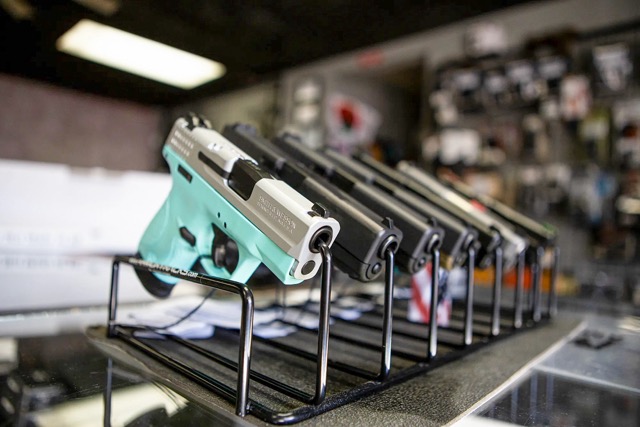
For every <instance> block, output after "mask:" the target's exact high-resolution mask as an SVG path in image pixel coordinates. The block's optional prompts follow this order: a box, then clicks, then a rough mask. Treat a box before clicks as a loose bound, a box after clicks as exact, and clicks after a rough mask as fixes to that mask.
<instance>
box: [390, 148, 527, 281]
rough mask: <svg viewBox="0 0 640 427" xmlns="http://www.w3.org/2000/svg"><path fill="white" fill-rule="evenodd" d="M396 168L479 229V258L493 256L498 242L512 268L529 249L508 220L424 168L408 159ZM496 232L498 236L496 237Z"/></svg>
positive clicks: (424, 193) (414, 187)
mask: <svg viewBox="0 0 640 427" xmlns="http://www.w3.org/2000/svg"><path fill="white" fill-rule="evenodd" d="M396 168H397V170H398V171H399V172H400V173H401V174H403V175H404V177H405V178H408V179H403V184H404V185H406V186H407V187H409V188H410V189H412V190H413V191H415V192H417V193H419V194H420V195H421V196H423V197H425V198H427V199H428V200H429V201H431V202H433V203H437V204H438V205H439V206H441V207H443V208H445V209H447V210H448V211H450V212H451V213H452V214H453V215H456V216H457V217H459V218H460V219H462V220H464V221H466V222H469V223H470V224H471V225H472V226H473V227H474V228H477V229H478V231H479V232H480V237H479V239H480V242H481V243H483V247H484V249H485V251H484V252H481V253H479V254H478V256H479V257H480V258H481V257H486V258H490V257H491V255H492V254H491V253H492V251H493V250H494V249H495V247H496V245H497V244H499V245H501V247H502V250H503V266H504V269H505V270H509V269H511V268H512V267H513V266H514V265H515V264H516V261H517V259H518V255H519V254H520V253H522V252H524V251H525V250H526V249H527V247H528V245H529V242H528V240H527V239H526V238H525V237H523V236H521V235H519V234H518V233H516V232H515V231H514V230H513V228H512V227H511V226H510V225H508V224H507V223H506V222H505V221H503V220H501V219H500V218H497V217H495V216H493V215H491V214H490V213H487V212H483V211H482V210H480V209H478V208H477V207H476V206H474V205H473V204H471V203H470V202H469V201H468V200H467V199H465V198H464V197H461V196H460V195H459V194H457V193H456V192H455V191H453V190H451V189H449V188H447V187H446V186H445V185H443V184H442V183H440V182H439V181H438V180H437V179H436V178H435V177H433V176H431V175H429V174H428V173H427V172H425V171H424V170H422V169H420V168H418V167H416V166H414V165H412V164H410V163H409V162H407V161H401V162H399V163H398V164H397V166H396ZM496 234H497V235H498V236H499V237H497V238H496Z"/></svg>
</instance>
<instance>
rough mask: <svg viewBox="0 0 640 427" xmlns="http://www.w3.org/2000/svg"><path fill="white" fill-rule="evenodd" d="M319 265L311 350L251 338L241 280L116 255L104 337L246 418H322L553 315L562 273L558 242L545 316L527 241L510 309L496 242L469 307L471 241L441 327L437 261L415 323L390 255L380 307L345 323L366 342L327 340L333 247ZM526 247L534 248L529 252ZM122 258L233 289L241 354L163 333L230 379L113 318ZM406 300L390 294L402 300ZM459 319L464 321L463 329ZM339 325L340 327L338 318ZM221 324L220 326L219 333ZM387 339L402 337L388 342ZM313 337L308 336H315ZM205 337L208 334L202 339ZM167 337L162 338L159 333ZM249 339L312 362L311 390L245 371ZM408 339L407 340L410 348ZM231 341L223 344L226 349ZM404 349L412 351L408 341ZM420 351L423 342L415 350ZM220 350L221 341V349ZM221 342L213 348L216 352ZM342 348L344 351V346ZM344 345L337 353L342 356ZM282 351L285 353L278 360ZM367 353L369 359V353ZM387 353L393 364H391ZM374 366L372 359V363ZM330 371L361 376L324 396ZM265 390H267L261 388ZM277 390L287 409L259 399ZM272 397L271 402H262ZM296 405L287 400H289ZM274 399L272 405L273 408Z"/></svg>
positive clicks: (435, 253)
mask: <svg viewBox="0 0 640 427" xmlns="http://www.w3.org/2000/svg"><path fill="white" fill-rule="evenodd" d="M320 250H321V254H322V258H323V266H322V269H321V292H320V293H321V298H320V308H319V313H318V329H317V332H316V331H315V330H314V329H310V328H304V327H302V326H299V325H296V327H297V329H298V332H296V333H295V335H297V336H298V338H304V339H305V340H307V341H309V340H310V338H309V337H313V335H314V334H315V335H317V343H316V344H313V345H314V346H315V347H316V351H315V352H313V351H309V350H305V349H303V348H301V347H300V346H296V345H288V344H285V343H282V342H280V341H278V340H275V339H274V340H271V339H265V338H260V337H257V336H255V337H254V335H253V320H254V297H253V293H252V292H251V290H250V289H249V288H248V287H247V286H245V285H243V284H240V283H236V282H233V281H228V280H221V279H217V278H214V277H210V276H206V275H202V274H199V273H194V272H186V271H183V270H178V269H172V268H169V267H166V266H161V265H156V264H150V263H146V262H144V261H141V260H139V259H137V258H134V257H128V256H117V257H115V259H114V262H113V268H112V277H111V294H110V303H109V320H108V328H107V334H108V337H109V338H114V339H121V340H123V341H124V342H126V343H127V344H129V345H131V346H133V347H134V348H135V349H137V350H139V351H141V352H142V353H144V354H146V355H148V356H151V357H152V358H154V359H156V360H157V361H159V362H161V363H163V364H165V365H166V366H168V367H170V368H172V369H173V370H175V371H177V372H178V373H180V374H182V375H183V376H185V377H187V378H188V379H190V380H192V381H194V382H196V383H197V384H199V385H201V386H203V387H205V388H206V389H208V390H210V391H212V392H214V393H216V394H217V395H219V396H220V397H222V398H223V399H225V400H227V401H229V402H230V403H231V404H234V405H235V413H236V414H237V415H239V416H242V417H244V416H246V415H252V416H255V417H257V418H259V419H261V420H263V421H266V422H269V423H273V424H291V423H296V422H299V421H302V420H305V419H308V418H311V417H313V416H316V415H319V414H321V413H324V412H326V411H329V410H331V409H333V408H336V407H338V406H341V405H344V404H346V403H350V402H353V401H355V400H357V399H360V398H362V397H364V396H367V395H370V394H372V393H375V392H376V391H380V390H384V389H387V388H389V387H391V386H393V385H395V384H398V383H400V382H403V381H406V380H408V379H410V378H413V377H415V376H417V375H419V374H422V373H425V372H427V371H429V370H431V369H434V368H436V367H438V366H441V365H443V364H446V363H448V362H450V361H453V360H456V359H458V358H460V357H462V356H464V355H466V354H468V353H470V352H473V351H475V350H477V349H479V348H482V347H483V346H485V345H487V344H489V343H491V342H493V341H495V340H498V339H502V338H504V337H506V336H509V335H511V334H514V333H516V332H518V331H520V330H523V329H527V328H531V327H535V326H536V325H538V324H540V323H541V322H545V321H546V320H548V319H550V318H551V317H553V316H554V315H555V312H556V295H555V289H556V285H555V282H556V279H557V273H558V271H557V270H558V256H559V252H558V249H557V248H552V251H553V262H552V264H551V267H550V268H549V272H548V273H549V274H550V281H551V286H550V291H549V296H548V301H547V304H546V310H545V313H544V314H543V313H542V311H543V310H542V308H543V307H542V302H541V288H542V286H541V282H542V276H543V273H544V271H543V267H542V256H543V255H544V249H543V248H537V247H535V248H533V249H532V248H530V249H529V250H530V251H531V250H533V257H530V258H531V259H532V261H531V262H530V263H531V266H530V267H531V271H532V286H531V289H530V290H529V291H528V292H527V296H528V301H527V303H525V301H524V297H525V289H524V269H525V263H526V260H525V253H524V252H523V253H522V254H520V255H519V257H518V262H517V264H516V271H517V274H516V288H515V293H514V301H513V307H512V308H506V307H504V306H503V304H502V303H503V301H501V289H502V284H503V283H502V280H503V274H502V249H501V248H497V249H496V251H495V253H494V262H493V264H494V267H495V272H496V273H495V276H494V280H493V290H492V301H491V303H490V304H488V305H487V304H484V305H483V304H478V303H476V304H474V294H473V291H474V283H473V282H474V278H473V271H474V265H475V250H474V248H473V247H472V246H469V247H468V248H467V258H466V262H465V264H466V267H467V277H466V299H465V302H464V304H463V305H462V306H454V309H453V313H452V320H453V321H454V322H453V323H457V325H456V324H454V325H452V326H449V327H446V328H444V327H438V326H437V322H436V315H437V303H438V279H439V274H438V268H432V275H431V280H432V287H431V307H430V310H431V311H430V323H429V324H426V325H425V324H421V323H414V322H410V321H408V320H407V319H406V307H404V308H403V307H402V306H401V304H400V306H399V305H398V304H396V307H394V297H393V295H394V274H393V271H394V253H393V252H392V251H391V250H388V251H387V252H386V272H385V287H384V296H383V302H382V304H377V305H376V309H375V310H374V311H373V312H370V313H366V315H365V316H363V317H361V318H359V319H357V320H354V321H344V320H340V319H333V321H335V322H336V325H338V322H341V323H346V324H348V326H349V327H350V328H356V330H358V331H361V332H362V334H363V335H366V333H371V332H372V331H373V332H374V333H375V334H379V335H377V336H378V339H380V340H381V341H379V342H378V343H375V342H374V341H371V340H370V341H367V340H365V339H362V338H361V337H360V333H358V334H356V336H355V337H354V335H353V334H352V335H351V336H348V335H345V334H342V333H341V332H342V330H341V332H332V333H331V341H329V330H330V324H331V320H332V319H331V318H330V300H331V298H330V297H331V269H332V260H331V253H330V250H329V248H328V247H327V246H326V245H324V244H323V245H322V246H321V247H320ZM530 253H531V252H530ZM430 255H431V260H432V262H433V265H434V266H437V265H439V259H440V253H439V250H438V247H437V245H434V247H433V249H432V250H431V253H430ZM120 264H129V265H132V266H133V267H134V268H137V269H144V270H147V271H151V272H159V273H163V274H169V275H172V276H175V277H178V278H180V279H184V280H187V281H190V282H194V283H199V284H201V285H203V286H206V287H209V288H215V289H219V290H222V291H226V292H231V293H235V294H237V295H239V296H240V298H241V300H242V313H241V322H240V327H239V330H237V331H229V330H223V331H221V332H220V335H223V336H224V335H226V336H231V337H232V338H233V339H234V340H235V341H234V342H236V343H237V344H238V354H237V359H236V360H233V358H232V357H229V353H228V351H227V355H226V356H225V355H224V354H221V352H219V351H217V350H216V349H212V348H211V346H208V347H206V348H205V346H203V345H202V343H203V341H201V340H197V341H196V340H185V339H181V338H178V337H173V336H167V337H166V338H167V340H168V341H171V342H172V345H173V344H175V345H177V346H180V347H181V352H180V353H181V354H184V353H185V351H187V352H188V353H187V354H190V355H193V356H194V357H197V358H199V360H202V358H204V360H205V361H206V364H210V365H211V366H216V369H226V370H228V371H229V372H236V373H237V376H236V380H235V384H234V383H233V382H231V383H230V382H229V380H228V377H227V381H226V382H225V381H223V380H220V379H218V378H216V377H214V376H212V375H210V374H208V373H207V372H204V370H203V369H202V366H203V364H202V363H200V365H199V366H198V367H197V368H196V367H194V366H191V364H190V363H191V362H192V360H191V357H186V358H185V357H184V356H183V357H182V358H179V357H177V356H176V355H175V354H167V353H166V352H165V351H164V350H163V349H161V348H157V343H158V341H157V340H155V341H154V340H145V339H141V338H138V337H136V336H135V331H136V328H135V327H131V326H124V325H119V324H118V323H117V320H116V311H117V306H118V277H119V269H120V268H119V267H120ZM402 302H403V301H396V303H402ZM460 324H461V326H460ZM341 326H344V325H341ZM218 334H219V330H216V334H215V336H214V338H215V337H216V336H218ZM392 337H393V338H394V339H395V340H396V341H398V342H396V343H394V344H393V345H392ZM311 340H312V341H313V338H312V339H311ZM204 341H206V340H204ZM165 342H166V340H165ZM254 342H257V343H260V345H263V346H264V345H266V346H267V347H269V348H270V351H273V352H279V353H282V354H283V355H284V356H286V357H288V358H299V359H301V360H304V361H306V363H315V373H314V377H315V384H314V390H313V392H310V391H305V390H303V388H302V387H299V386H295V385H291V384H287V382H286V381H282V380H281V379H278V378H275V375H269V374H265V373H262V372H258V371H257V370H253V369H251V366H250V364H251V360H252V356H253V351H254V347H255V346H254ZM407 343H408V344H409V345H407ZM330 344H331V345H334V344H339V345H340V347H341V349H344V348H346V349H347V353H348V352H349V350H350V351H351V352H352V353H355V354H361V353H362V352H364V351H369V354H378V356H379V360H378V361H377V362H376V361H375V360H369V362H370V363H369V366H378V368H377V372H376V371H375V370H373V371H372V370H367V369H364V368H363V367H362V366H363V363H357V365H356V364H354V363H346V362H344V361H340V360H338V358H337V357H336V358H329V348H330ZM228 347H229V346H228V345H227V346H226V348H228ZM407 347H408V348H407ZM416 348H418V349H419V348H423V350H422V351H416ZM220 349H222V347H221V348H220ZM220 349H218V350H220ZM343 351H344V350H343ZM343 351H341V352H338V354H337V356H340V355H341V354H346V353H343ZM284 356H283V357H284ZM372 357H373V356H372ZM392 359H393V361H394V362H402V363H396V364H395V365H402V366H400V367H396V366H395V365H392ZM372 364H373V365H372ZM330 371H331V372H333V373H336V374H341V375H348V376H350V377H353V378H357V381H356V382H355V383H353V384H352V386H350V387H348V388H346V389H345V388H344V387H342V388H343V389H342V390H338V391H337V392H335V393H331V394H327V388H328V387H327V385H328V373H329V372H330ZM256 387H262V392H261V393H257V392H255V391H252V394H251V395H250V390H255V388H256ZM265 390H266V392H265ZM259 395H260V396H265V395H280V396H282V399H283V400H287V402H288V404H287V405H288V406H286V408H285V409H282V407H272V406H270V405H269V402H265V401H261V397H260V396H259ZM267 400H269V399H267ZM291 402H293V403H291ZM276 406H278V405H276Z"/></svg>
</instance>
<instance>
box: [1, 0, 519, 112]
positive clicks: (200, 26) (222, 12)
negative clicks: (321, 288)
mask: <svg viewBox="0 0 640 427" xmlns="http://www.w3.org/2000/svg"><path fill="white" fill-rule="evenodd" d="M523 2H524V1H523V0H520V1H518V0H503V1H495V0H475V1H469V2H453V1H450V0H433V1H428V0H423V1H411V0H395V1H394V0H387V1H380V0H351V1H348V0H322V1H317V2H316V1H311V0H274V1H266V2H257V1H248V0H240V1H238V0H237V1H230V0H210V1H207V0H129V1H127V0H57V1H56V0H2V1H0V6H2V8H0V49H1V50H0V52H1V55H0V73H7V74H13V75H18V76H23V77H28V78H31V79H36V80H40V81H46V82H49V83H52V84H55V85H60V86H64V87H68V88H73V89H77V90H80V91H83V92H89V93H94V94H98V95H102V96H108V97H113V98H119V99H127V100H131V101H135V102H139V103H143V104H156V105H165V106H169V105H177V104H181V103H184V102H188V101H193V100H196V99H199V98H203V97H206V96H212V95H216V94H219V93H221V92H224V91H228V90H231V89H235V88H239V87H243V86H247V85H250V84H252V83H256V82H259V81H262V80H265V79H270V78H273V77H275V76H277V74H278V73H279V72H281V71H282V70H285V69H287V68H290V67H294V66H297V65H301V64H304V63H308V62H310V61H313V60H317V59H320V58H324V57H329V56H331V55H335V54H338V53H341V52H346V51H349V50H353V49H356V48H361V47H366V46H370V45H372V44H375V43H378V42H382V41H386V40H391V39H394V38H398V37H401V36H404V35H408V34H411V33H415V32H419V31H423V30H426V29H429V28H434V27H436V26H439V25H444V24H447V23H451V22H454V21H457V20H460V19H464V18H468V17H472V16H477V15H480V14H482V13H485V12H489V11H493V10H497V9H500V8H504V7H507V6H511V5H513V4H517V3H523ZM7 5H8V6H7ZM16 5H17V6H16ZM16 7H17V9H16ZM16 10H17V12H16ZM82 18H89V19H92V20H94V21H98V22H101V23H104V24H107V25H110V26H113V27H116V28H119V29H122V30H125V31H128V32H131V33H134V34H138V35H141V36H144V37H148V38H150V39H153V40H157V41H159V42H162V43H165V44H168V45H171V46H175V47H177V48H180V49H183V50H186V51H189V52H193V53H195V54H198V55H201V56H204V57H208V58H211V59H214V60H217V61H219V62H222V63H223V64H225V65H226V67H227V74H226V75H225V76H224V77H223V78H222V79H220V80H217V81H214V82H211V83H208V84H204V85H202V86H200V87H198V88H195V89H193V90H190V91H185V90H182V89H177V88H173V87H171V86H167V85H165V84H162V83H156V82H154V81H151V80H147V79H145V78H142V77H137V76H134V75H131V74H127V73H124V72H120V71H116V70H112V69H110V68H108V67H104V66H101V65H98V64H94V63H91V62H88V61H84V60H82V59H78V58H75V57H73V56H70V55H66V54H63V53H59V52H57V51H56V49H55V42H56V40H57V38H58V37H60V36H61V35H62V34H63V33H64V32H65V31H67V30H68V29H69V28H70V27H72V26H73V25H74V24H75V23H76V22H77V21H78V20H80V19H82Z"/></svg>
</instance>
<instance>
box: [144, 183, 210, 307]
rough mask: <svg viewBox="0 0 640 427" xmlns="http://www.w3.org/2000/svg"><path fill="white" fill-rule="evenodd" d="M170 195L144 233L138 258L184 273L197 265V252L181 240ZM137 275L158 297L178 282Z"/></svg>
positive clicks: (149, 275)
mask: <svg viewBox="0 0 640 427" xmlns="http://www.w3.org/2000/svg"><path fill="white" fill-rule="evenodd" d="M172 193H173V190H172ZM172 193H170V194H169V197H168V198H167V199H166V200H165V201H164V203H163V205H162V207H161V208H160V210H159V211H158V213H157V214H156V215H155V216H154V217H153V219H152V220H151V222H150V223H149V226H148V227H147V229H146V230H145V232H144V234H143V236H142V239H141V240H140V245H139V246H138V255H139V256H140V258H142V259H144V260H145V261H149V262H153V263H157V264H162V265H168V266H170V267H174V268H178V269H185V270H187V269H190V268H191V267H192V266H193V264H194V263H195V262H196V260H197V258H198V253H197V251H196V249H195V247H193V246H192V245H191V244H190V243H189V242H188V241H187V240H186V239H185V238H184V236H183V234H182V232H181V226H180V224H179V223H178V220H177V219H176V218H175V217H174V212H173V211H174V209H173V207H172V205H173V198H172ZM136 274H137V275H138V278H139V279H140V281H141V282H142V285H143V286H144V287H145V288H146V289H147V291H148V292H149V293H150V294H152V295H154V296H156V297H158V298H166V297H168V296H169V294H170V293H171V290H172V289H173V286H174V285H175V284H176V283H177V282H178V279H177V278H175V277H172V276H168V275H166V274H160V273H149V272H145V271H142V270H137V269H136Z"/></svg>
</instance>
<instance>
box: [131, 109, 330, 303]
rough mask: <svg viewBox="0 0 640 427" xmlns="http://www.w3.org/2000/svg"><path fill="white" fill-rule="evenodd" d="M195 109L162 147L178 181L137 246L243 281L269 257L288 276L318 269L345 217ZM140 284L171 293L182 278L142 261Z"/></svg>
mask: <svg viewBox="0 0 640 427" xmlns="http://www.w3.org/2000/svg"><path fill="white" fill-rule="evenodd" d="M207 123H208V122H207V121H206V120H203V119H202V118H199V117H198V116H190V117H184V118H179V119H178V120H177V121H176V122H175V124H174V125H173V128H172V130H171V132H170V134H169V136H168V138H167V140H166V142H165V145H164V148H163V151H162V154H163V157H164V158H165V160H166V162H167V164H168V165H169V169H170V172H171V177H172V180H173V186H172V188H171V191H170V193H169V196H168V197H167V199H166V200H165V202H164V203H163V205H162V207H161V208H160V210H159V211H158V213H157V214H156V215H155V217H154V218H153V219H152V220H151V222H150V224H149V226H148V227H147V229H146V231H145V232H144V234H143V236H142V239H141V241H140V245H139V247H138V256H139V257H140V258H142V259H143V260H145V261H147V263H152V264H159V265H167V266H170V267H172V268H175V269H178V270H194V269H200V268H201V269H203V270H204V271H205V272H206V273H207V274H209V275H211V276H215V277H219V278H224V279H230V280H234V281H237V282H241V283H246V281H247V280H248V279H249V278H250V277H251V275H252V274H253V273H254V271H255V269H256V268H257V267H258V266H259V265H260V263H264V264H265V265H266V266H267V267H268V268H269V269H270V270H271V271H272V272H273V273H274V275H275V276H276V277H277V278H278V279H279V280H280V281H281V282H283V283H284V284H287V285H292V284H297V283H300V282H301V281H303V280H306V279H309V278H311V277H313V276H314V275H315V274H316V273H317V271H318V269H319V267H320V264H321V262H322V256H321V254H320V251H319V245H320V243H321V242H324V243H326V244H327V245H328V246H331V245H332V244H333V241H334V240H335V238H336V236H337V235H338V232H339V231H340V224H339V223H338V222H337V221H336V220H335V219H333V218H331V217H330V216H329V214H328V212H327V211H326V209H324V208H323V207H322V206H321V205H318V204H314V203H312V202H311V201H309V200H308V199H306V198H305V197H304V196H302V195H301V194H299V193H298V192H296V191H295V190H293V189H292V188H291V187H289V185H287V184H286V183H285V182H283V181H281V180H279V179H276V178H274V177H273V176H272V175H271V174H269V173H268V172H266V171H264V170H263V169H261V168H260V166H258V164H257V163H256V162H255V160H254V159H252V158H251V157H250V156H248V155H247V154H246V153H244V152H243V151H242V150H240V149H239V148H238V147H236V146H235V145H233V144H232V143H231V142H230V141H228V140H227V139H225V138H224V137H222V136H221V135H220V134H219V133H217V132H215V131H214V130H212V129H210V127H209V126H207V125H206V124H207ZM136 273H137V274H138V277H139V278H140V281H141V282H142V284H143V286H144V287H145V288H146V289H147V290H148V291H149V292H150V293H151V294H152V295H154V296H156V297H158V298H166V297H167V296H169V294H170V293H171V291H172V289H173V286H174V285H175V283H176V282H177V279H176V278H174V277H172V276H169V275H166V274H160V273H150V272H148V271H146V270H141V269H137V270H136Z"/></svg>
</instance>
